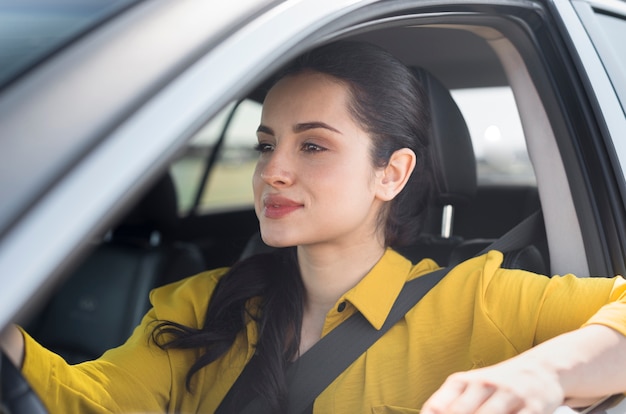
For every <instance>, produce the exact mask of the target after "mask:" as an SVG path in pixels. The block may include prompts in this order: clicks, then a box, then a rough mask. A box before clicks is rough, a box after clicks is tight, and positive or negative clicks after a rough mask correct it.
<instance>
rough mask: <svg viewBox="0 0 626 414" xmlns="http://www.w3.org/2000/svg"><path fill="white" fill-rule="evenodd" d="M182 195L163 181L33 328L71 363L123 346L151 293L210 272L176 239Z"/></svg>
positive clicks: (80, 269) (82, 267)
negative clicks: (178, 198)
mask: <svg viewBox="0 0 626 414" xmlns="http://www.w3.org/2000/svg"><path fill="white" fill-rule="evenodd" d="M177 220H178V213H177V202H176V191H175V188H174V184H173V182H172V179H171V177H170V176H169V175H166V176H165V177H163V178H162V179H161V180H160V181H159V182H158V183H157V184H156V185H155V186H154V187H153V188H152V190H151V191H150V192H149V193H148V194H146V196H145V197H144V198H143V199H142V200H141V201H140V202H139V203H138V204H137V206H136V207H135V208H134V209H133V210H132V211H131V212H130V214H128V215H127V217H126V218H125V219H124V220H123V221H122V223H121V224H120V225H119V226H118V227H117V228H115V229H114V230H113V231H112V232H110V234H109V236H108V237H107V238H106V240H105V241H104V242H103V243H102V244H101V245H99V246H98V247H97V248H96V249H95V250H94V251H93V252H92V253H91V254H90V255H89V256H88V257H87V259H86V260H85V261H84V262H83V263H82V264H81V265H80V266H79V267H78V268H77V269H76V271H75V272H73V274H72V275H71V276H70V277H69V278H68V279H67V281H66V282H65V283H64V285H63V286H62V287H61V288H60V290H59V291H58V292H57V294H56V295H55V296H54V297H53V298H52V300H51V301H50V302H49V303H48V304H47V306H46V307H45V309H44V310H43V312H41V316H40V317H39V318H37V319H36V320H35V322H34V324H33V326H32V327H31V328H30V329H28V330H29V331H30V333H31V334H32V335H33V336H34V337H35V338H36V339H37V340H38V341H39V342H41V343H42V344H43V345H44V346H46V347H47V348H49V349H51V350H52V351H54V352H56V353H58V354H60V355H61V356H63V357H64V358H65V359H66V360H67V361H68V362H70V363H77V362H81V361H84V360H88V359H93V358H97V357H98V356H99V355H101V354H102V353H103V352H104V351H105V350H107V349H109V348H113V347H115V346H118V345H120V344H122V343H123V342H124V341H125V340H126V339H127V338H128V337H129V336H130V334H131V333H132V331H133V329H134V328H135V326H136V325H137V324H139V322H140V321H141V318H142V317H143V315H144V314H145V312H146V311H147V310H148V307H149V301H148V293H149V291H150V290H151V289H153V288H155V287H157V286H159V285H162V284H165V283H168V282H170V281H173V280H177V279H181V278H183V277H185V276H190V275H192V274H195V273H198V272H201V271H202V270H204V269H205V267H204V261H203V258H202V255H201V253H200V250H199V248H197V247H196V246H194V245H192V244H190V243H183V242H181V241H178V240H176V237H175V234H176V226H177Z"/></svg>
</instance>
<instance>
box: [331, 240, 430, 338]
mask: <svg viewBox="0 0 626 414" xmlns="http://www.w3.org/2000/svg"><path fill="white" fill-rule="evenodd" d="M435 269H437V265H436V263H435V262H433V261H432V260H422V261H421V262H419V263H418V264H417V265H415V266H413V264H412V263H411V262H410V261H409V260H407V259H406V258H405V257H404V256H402V255H400V254H399V253H397V252H396V251H394V250H392V249H387V251H386V252H385V254H384V255H383V257H382V258H381V259H380V260H379V261H378V263H376V265H374V267H373V268H372V270H370V272H369V273H368V274H367V275H365V277H364V278H363V279H361V281H360V282H359V283H358V284H357V285H356V286H355V287H354V288H352V289H350V290H349V291H348V292H346V294H345V295H344V297H343V299H342V300H347V301H348V302H350V303H351V304H352V305H353V306H354V307H355V308H356V309H357V310H358V311H359V312H361V314H363V316H364V317H365V319H367V320H368V322H369V323H370V324H371V325H372V326H373V327H374V328H376V329H377V330H378V329H380V328H381V327H382V326H383V323H385V320H386V319H387V316H388V315H389V312H390V311H391V307H392V306H393V304H394V302H395V301H396V298H397V297H398V295H399V294H400V291H401V290H402V287H403V286H404V284H405V283H406V282H407V281H408V280H411V279H413V278H414V277H416V276H418V275H420V274H424V273H427V272H430V271H432V270H435Z"/></svg>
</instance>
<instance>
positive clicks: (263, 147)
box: [254, 142, 274, 154]
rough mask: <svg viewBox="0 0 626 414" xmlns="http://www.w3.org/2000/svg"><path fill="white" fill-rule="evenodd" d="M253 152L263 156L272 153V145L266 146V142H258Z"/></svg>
mask: <svg viewBox="0 0 626 414" xmlns="http://www.w3.org/2000/svg"><path fill="white" fill-rule="evenodd" d="M254 150H255V151H258V152H260V153H261V154H263V153H265V152H270V151H274V145H272V144H268V143H266V142H259V143H258V144H256V145H255V146H254Z"/></svg>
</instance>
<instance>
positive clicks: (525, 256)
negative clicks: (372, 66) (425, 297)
mask: <svg viewBox="0 0 626 414" xmlns="http://www.w3.org/2000/svg"><path fill="white" fill-rule="evenodd" d="M413 73H414V74H415V76H416V78H417V79H418V81H419V82H420V84H421V85H422V87H423V88H424V91H425V92H426V94H427V96H428V98H429V101H428V104H429V106H430V109H431V154H432V158H433V167H434V176H435V180H436V190H435V195H434V199H433V205H432V208H431V210H430V212H429V213H428V217H427V219H426V225H425V227H424V231H423V233H422V235H421V236H420V237H419V239H418V240H417V242H416V243H414V244H411V245H410V246H404V247H401V248H398V249H397V250H398V251H399V252H400V253H402V254H403V255H404V256H405V257H407V258H408V259H410V260H411V261H412V262H414V263H417V262H418V261H420V260H422V259H424V258H431V259H434V260H435V261H436V262H437V263H439V264H440V265H453V264H456V263H460V262H461V261H463V260H465V259H468V258H470V257H472V256H473V255H474V254H476V253H478V252H479V251H480V250H482V249H483V248H485V247H487V246H488V245H489V244H490V243H491V242H492V241H493V239H491V238H490V239H486V238H476V239H470V240H465V239H463V238H462V237H460V236H456V235H455V234H454V232H453V229H454V222H453V218H454V211H455V210H456V209H458V208H467V206H469V205H471V203H472V202H473V200H474V199H475V195H476V192H477V178H476V158H475V156H474V150H473V147H472V141H471V137H470V134H469V130H468V128H467V124H466V123H465V119H464V118H463V115H462V113H461V111H460V110H459V108H458V106H457V104H456V102H455V101H454V99H453V98H452V95H451V94H450V92H449V90H448V89H447V88H446V87H445V86H444V85H443V84H442V83H441V82H440V81H439V80H438V79H437V78H436V77H435V76H433V75H432V74H431V73H429V72H428V71H426V70H425V69H423V68H413ZM506 214H507V213H506V212H503V215H506ZM506 230H508V228H507V229H506ZM506 230H505V231H503V232H502V233H501V234H503V233H505V232H506ZM268 251H271V248H270V247H268V246H266V245H265V244H264V243H263V241H262V240H261V237H260V235H259V234H258V233H256V234H254V235H253V236H252V237H251V238H250V240H249V242H248V244H247V245H246V246H245V248H244V249H243V251H242V254H241V258H246V257H249V256H251V255H253V254H257V253H262V252H268ZM504 266H506V267H510V268H521V269H526V270H531V271H535V272H538V273H544V274H545V273H546V272H547V269H548V267H547V265H546V262H545V260H544V259H543V255H542V254H541V253H540V251H539V250H538V249H537V247H536V246H534V245H533V246H528V247H527V248H524V249H520V250H516V251H513V252H509V253H507V255H506V258H505V262H504Z"/></svg>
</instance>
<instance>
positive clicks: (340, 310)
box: [337, 302, 346, 312]
mask: <svg viewBox="0 0 626 414" xmlns="http://www.w3.org/2000/svg"><path fill="white" fill-rule="evenodd" d="M344 309H346V302H341V303H340V304H339V306H337V312H343V311H344Z"/></svg>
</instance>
